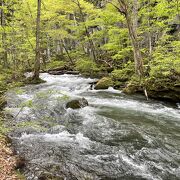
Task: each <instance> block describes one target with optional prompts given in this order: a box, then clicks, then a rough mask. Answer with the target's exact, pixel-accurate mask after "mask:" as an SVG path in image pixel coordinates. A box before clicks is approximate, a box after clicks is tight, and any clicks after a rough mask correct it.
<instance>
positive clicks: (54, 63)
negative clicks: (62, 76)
mask: <svg viewBox="0 0 180 180" xmlns="http://www.w3.org/2000/svg"><path fill="white" fill-rule="evenodd" d="M64 66H65V62H63V61H51V62H49V63H48V64H47V66H46V69H48V70H49V69H55V68H63V67H64Z"/></svg>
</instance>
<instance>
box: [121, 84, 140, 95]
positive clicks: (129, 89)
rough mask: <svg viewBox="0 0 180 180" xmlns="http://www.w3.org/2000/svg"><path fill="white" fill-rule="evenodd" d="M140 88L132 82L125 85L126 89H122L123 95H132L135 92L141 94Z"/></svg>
mask: <svg viewBox="0 0 180 180" xmlns="http://www.w3.org/2000/svg"><path fill="white" fill-rule="evenodd" d="M142 91H143V89H142V86H141V85H139V84H136V83H133V82H130V83H129V84H127V85H126V87H125V88H124V89H123V91H122V92H123V93H125V94H134V93H136V92H142Z"/></svg>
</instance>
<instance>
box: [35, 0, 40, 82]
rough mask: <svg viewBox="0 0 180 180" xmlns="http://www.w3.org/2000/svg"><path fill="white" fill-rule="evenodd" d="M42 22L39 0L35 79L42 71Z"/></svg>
mask: <svg viewBox="0 0 180 180" xmlns="http://www.w3.org/2000/svg"><path fill="white" fill-rule="evenodd" d="M40 22H41V0H38V7H37V20H36V58H35V64H34V76H33V79H39V71H40Z"/></svg>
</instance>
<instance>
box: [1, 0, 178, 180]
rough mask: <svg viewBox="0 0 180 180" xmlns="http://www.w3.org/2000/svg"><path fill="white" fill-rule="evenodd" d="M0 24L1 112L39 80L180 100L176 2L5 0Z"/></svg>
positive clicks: (157, 0)
mask: <svg viewBox="0 0 180 180" xmlns="http://www.w3.org/2000/svg"><path fill="white" fill-rule="evenodd" d="M0 24H1V26H0V37H1V38H0V42H1V43H0V109H1V110H2V109H3V108H4V106H5V105H6V97H5V95H4V94H5V92H6V91H7V90H9V89H11V88H14V87H21V86H24V85H25V84H38V83H41V82H43V80H42V79H40V73H50V74H52V75H58V74H59V75H60V74H66V73H67V72H68V73H72V74H81V75H82V76H83V77H86V78H89V77H90V78H98V79H100V80H99V81H98V83H97V84H96V85H95V89H108V88H109V87H110V86H111V87H113V88H115V89H117V90H122V91H123V92H124V93H126V94H135V93H140V94H143V95H144V96H145V99H149V98H155V99H158V100H165V101H171V102H176V103H177V102H179V100H180V1H179V0H53V1H52V0H1V2H0ZM26 72H32V77H30V78H28V79H27V78H26V77H25V75H24V74H25V73H26ZM93 85H94V84H93ZM91 88H92V87H91ZM1 114H2V113H1ZM1 116H2V118H1V119H3V118H4V117H3V116H4V115H1ZM1 124H3V122H1ZM0 132H2V133H4V130H3V128H0ZM0 177H1V176H0Z"/></svg>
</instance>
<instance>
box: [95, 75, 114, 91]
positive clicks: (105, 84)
mask: <svg viewBox="0 0 180 180" xmlns="http://www.w3.org/2000/svg"><path fill="white" fill-rule="evenodd" d="M111 86H113V81H112V79H111V78H109V77H104V78H102V79H100V80H99V81H98V82H97V84H96V85H95V87H94V89H96V90H98V89H108V88H109V87H111Z"/></svg>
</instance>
